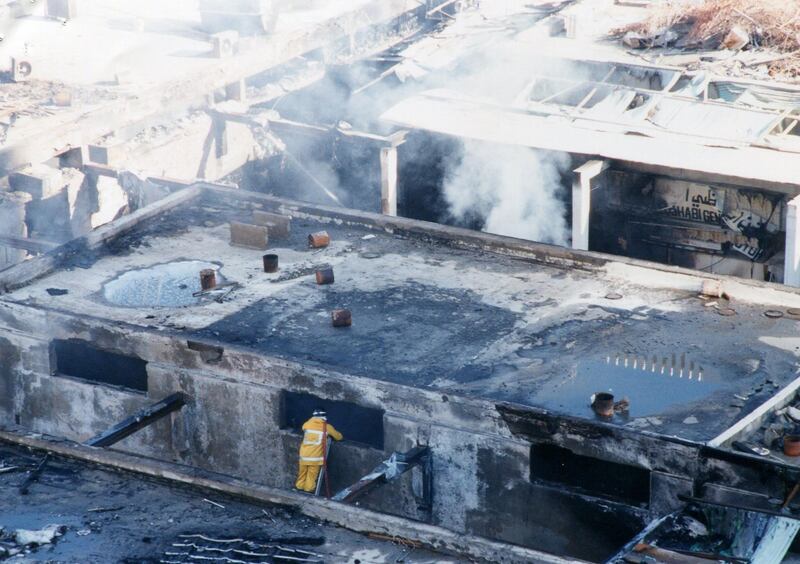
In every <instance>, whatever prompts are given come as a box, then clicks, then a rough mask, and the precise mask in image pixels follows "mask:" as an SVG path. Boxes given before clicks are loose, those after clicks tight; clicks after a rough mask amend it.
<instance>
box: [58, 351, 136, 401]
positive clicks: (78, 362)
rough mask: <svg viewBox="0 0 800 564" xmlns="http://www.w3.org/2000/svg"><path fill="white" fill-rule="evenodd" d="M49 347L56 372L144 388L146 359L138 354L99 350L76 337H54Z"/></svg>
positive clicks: (125, 386)
mask: <svg viewBox="0 0 800 564" xmlns="http://www.w3.org/2000/svg"><path fill="white" fill-rule="evenodd" d="M51 347H52V358H53V361H54V366H55V373H56V374H57V375H61V376H70V377H73V378H79V379H81V380H87V381H90V382H95V383H99V384H108V385H111V386H120V387H123V388H128V389H131V390H136V391H140V392H146V391H147V362H146V361H144V360H142V359H141V358H137V357H134V356H125V355H121V354H117V353H112V352H108V351H104V350H100V349H97V348H94V347H93V346H91V345H90V344H88V343H87V342H85V341H79V340H69V341H62V340H55V341H53V343H52V345H51Z"/></svg>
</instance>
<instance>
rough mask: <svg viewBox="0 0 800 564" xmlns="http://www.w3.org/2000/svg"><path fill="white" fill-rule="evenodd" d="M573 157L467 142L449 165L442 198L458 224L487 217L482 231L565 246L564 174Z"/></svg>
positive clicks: (523, 148) (566, 235) (566, 238)
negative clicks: (457, 156) (468, 219)
mask: <svg viewBox="0 0 800 564" xmlns="http://www.w3.org/2000/svg"><path fill="white" fill-rule="evenodd" d="M570 164H571V163H570V158H569V156H568V155H566V154H563V153H544V152H537V151H533V150H531V149H528V148H527V147H517V146H507V145H497V144H492V143H482V142H478V141H466V142H464V145H463V152H462V154H461V158H459V159H453V160H452V161H450V162H449V163H448V164H447V168H446V174H445V182H444V195H445V199H446V200H447V202H448V204H449V205H450V213H451V214H452V215H453V218H454V219H456V220H460V221H463V220H465V219H467V218H470V217H476V216H477V217H480V218H485V222H484V227H483V230H484V231H486V232H489V233H494V234H497V235H507V236H509V237H517V238H520V239H529V240H532V241H539V242H542V243H551V244H555V245H566V244H567V243H568V241H569V234H568V228H567V222H566V217H565V214H566V209H565V204H564V196H563V194H560V193H561V192H562V191H563V186H562V183H561V174H562V173H563V172H564V171H566V170H568V168H569V166H570Z"/></svg>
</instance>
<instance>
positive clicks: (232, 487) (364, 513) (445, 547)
mask: <svg viewBox="0 0 800 564" xmlns="http://www.w3.org/2000/svg"><path fill="white" fill-rule="evenodd" d="M0 441H3V442H6V443H11V444H16V445H22V446H26V447H30V448H33V449H37V450H41V451H46V452H51V453H53V454H56V455H60V456H66V457H69V458H73V459H76V460H82V461H86V462H92V463H96V464H102V465H104V466H108V467H111V468H115V469H117V470H123V471H127V472H134V473H136V474H141V475H144V476H150V477H154V478H161V479H166V480H169V481H172V482H176V483H181V484H185V485H189V486H193V487H197V488H202V489H206V490H210V491H215V492H220V493H225V494H228V495H233V496H237V497H241V498H244V499H247V500H252V501H256V502H260V503H270V504H278V505H285V506H290V507H294V508H296V509H298V510H299V511H300V512H302V513H303V514H304V515H308V516H309V517H313V518H316V519H323V520H325V521H328V522H330V523H333V524H335V525H338V526H340V527H343V528H346V529H349V530H351V531H356V532H360V533H378V534H383V535H389V536H392V537H399V538H404V539H409V540H413V541H416V542H419V543H421V544H423V545H424V546H426V547H429V548H432V549H434V550H438V551H442V552H449V553H454V554H459V555H465V556H470V557H473V558H477V559H480V560H486V561H489V562H541V563H550V564H567V563H569V562H580V561H578V560H575V559H574V558H569V559H567V558H561V557H558V556H554V555H550V554H546V553H544V552H539V551H536V550H531V549H527V548H523V547H519V546H515V545H510V544H503V543H498V542H494V541H490V540H488V539H484V538H481V537H476V536H473V535H462V534H459V533H455V532H453V531H449V530H447V529H443V528H441V527H436V526H433V525H427V524H425V523H420V522H415V521H411V520H409V519H403V518H400V517H394V516H391V515H384V514H382V513H377V512H375V511H369V510H366V509H361V508H359V507H356V506H352V505H346V504H342V503H337V502H334V501H330V500H327V499H324V498H316V497H309V496H306V495H303V494H299V493H295V492H290V491H283V490H278V489H275V488H268V487H266V486H262V485H259V484H255V483H252V482H248V481H245V480H239V479H235V478H230V477H228V476H225V475H222V474H216V473H213V472H208V471H205V470H199V469H197V468H191V467H188V466H182V465H179V464H174V463H169V462H162V461H158V460H153V459H150V458H144V457H140V456H135V455H131V454H126V453H123V452H119V451H114V450H105V449H98V448H92V447H87V446H84V445H81V444H78V443H73V442H70V441H66V440H59V439H56V438H48V437H44V436H42V435H36V434H30V433H24V432H15V431H13V430H9V429H3V428H0Z"/></svg>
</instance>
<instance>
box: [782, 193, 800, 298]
mask: <svg viewBox="0 0 800 564" xmlns="http://www.w3.org/2000/svg"><path fill="white" fill-rule="evenodd" d="M783 283H784V284H786V285H787V286H794V287H796V288H797V287H800V196H797V197H796V198H795V199H794V200H792V201H790V202H789V203H788V204H787V205H786V256H785V258H784V265H783Z"/></svg>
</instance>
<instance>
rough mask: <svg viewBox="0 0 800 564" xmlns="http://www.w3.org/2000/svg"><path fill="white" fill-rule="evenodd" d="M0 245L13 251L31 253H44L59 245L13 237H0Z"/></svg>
mask: <svg viewBox="0 0 800 564" xmlns="http://www.w3.org/2000/svg"><path fill="white" fill-rule="evenodd" d="M0 245H5V246H6V247H12V248H14V249H23V250H25V251H28V252H31V253H46V252H47V251H52V250H53V249H55V248H56V247H58V246H59V245H60V243H55V242H53V241H45V240H42V239H29V238H27V237H15V236H14V235H0Z"/></svg>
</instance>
